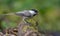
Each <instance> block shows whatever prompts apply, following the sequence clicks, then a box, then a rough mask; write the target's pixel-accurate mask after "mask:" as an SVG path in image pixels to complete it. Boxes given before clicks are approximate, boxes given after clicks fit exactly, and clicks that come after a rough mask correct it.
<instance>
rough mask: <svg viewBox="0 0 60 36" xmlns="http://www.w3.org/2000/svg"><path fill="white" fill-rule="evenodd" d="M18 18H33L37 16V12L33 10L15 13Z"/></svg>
mask: <svg viewBox="0 0 60 36" xmlns="http://www.w3.org/2000/svg"><path fill="white" fill-rule="evenodd" d="M15 14H16V15H18V16H22V17H28V18H30V17H33V16H35V15H37V10H35V9H32V10H24V11H20V12H16V13H15Z"/></svg>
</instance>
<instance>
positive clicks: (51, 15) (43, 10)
mask: <svg viewBox="0 0 60 36" xmlns="http://www.w3.org/2000/svg"><path fill="white" fill-rule="evenodd" d="M59 3H60V1H59V0H0V14H7V13H12V12H13V13H14V12H18V11H22V10H27V9H37V10H38V13H39V14H38V15H37V16H35V17H34V18H32V19H34V20H36V21H37V22H38V26H37V27H38V28H39V30H52V31H60V8H59V7H60V5H59ZM2 18H3V19H2ZM4 19H8V20H9V22H8V23H6V20H5V21H4ZM2 20H3V21H2ZM19 20H21V19H20V17H18V16H16V15H12V16H11V15H8V16H5V17H4V16H2V15H1V16H0V28H6V27H8V26H9V27H15V26H16V25H18V24H17V23H18V22H19ZM32 23H34V21H33V20H32Z"/></svg>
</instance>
